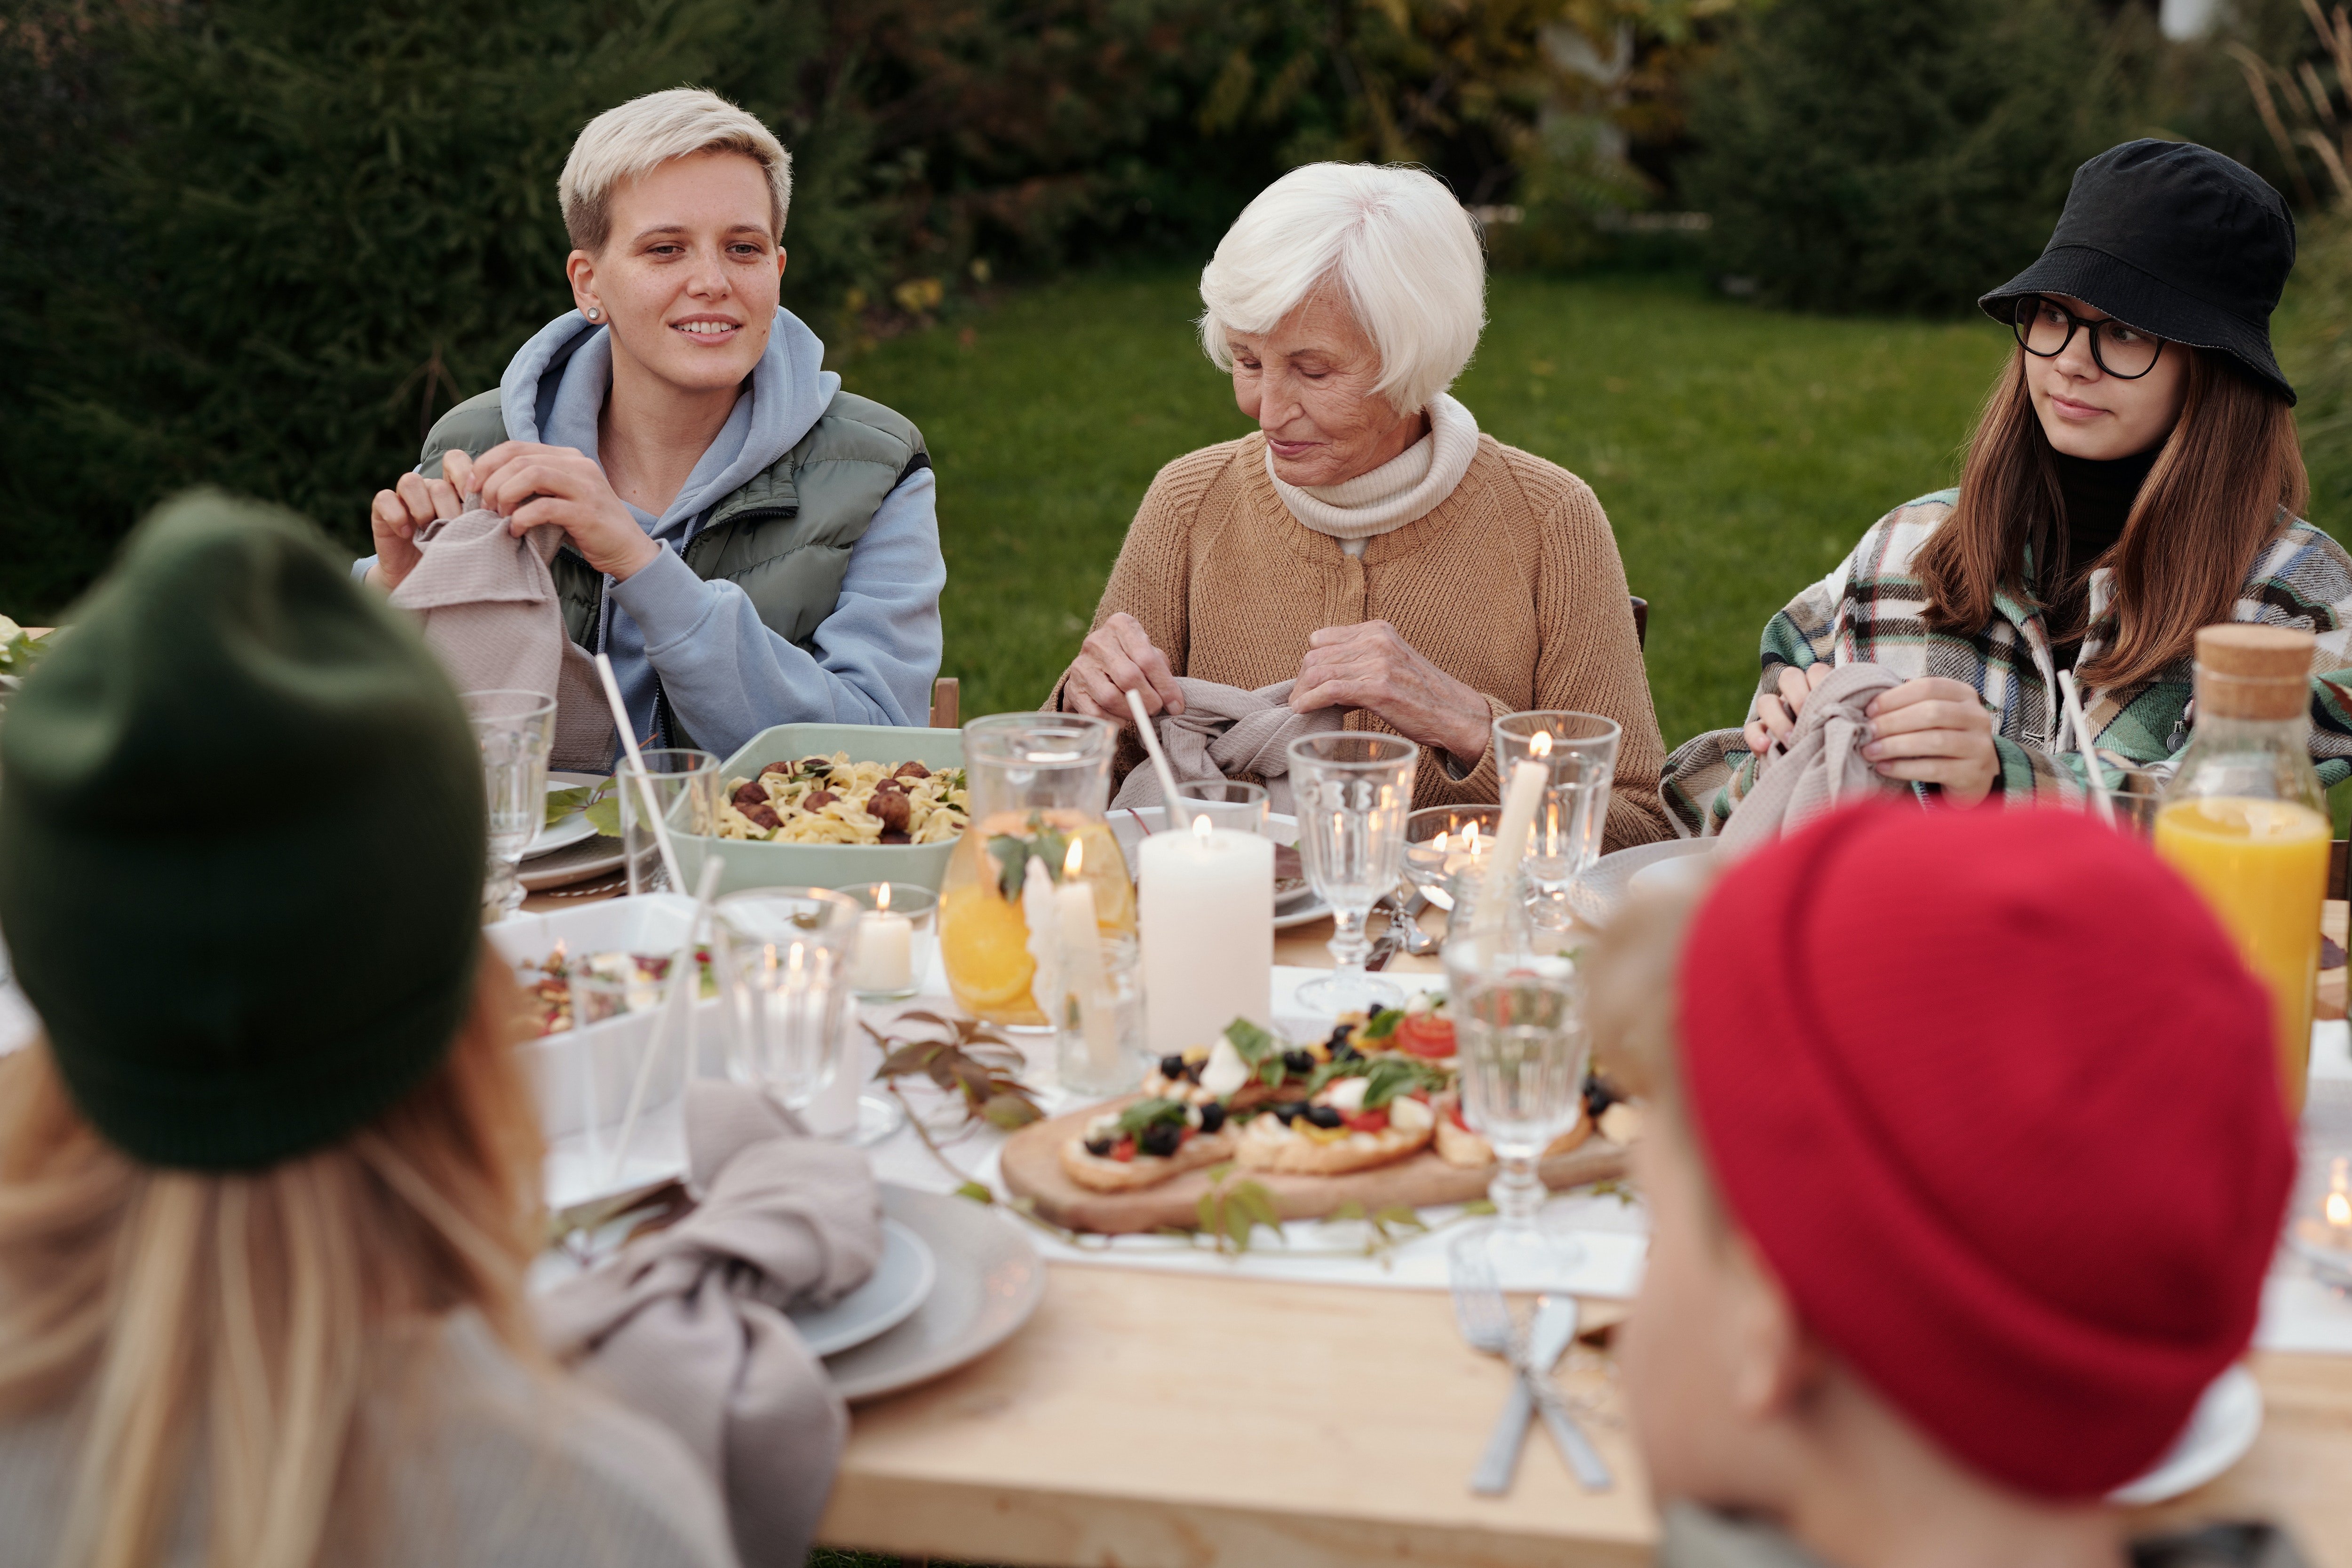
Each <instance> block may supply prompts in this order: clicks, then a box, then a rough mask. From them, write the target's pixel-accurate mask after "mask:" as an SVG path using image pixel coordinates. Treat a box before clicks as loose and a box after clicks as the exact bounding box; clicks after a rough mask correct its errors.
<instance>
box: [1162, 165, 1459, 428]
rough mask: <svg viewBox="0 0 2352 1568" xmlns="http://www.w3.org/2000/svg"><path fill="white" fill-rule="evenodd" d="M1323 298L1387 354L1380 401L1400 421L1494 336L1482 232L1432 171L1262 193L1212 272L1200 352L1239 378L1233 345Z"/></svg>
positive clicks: (1329, 173)
mask: <svg viewBox="0 0 2352 1568" xmlns="http://www.w3.org/2000/svg"><path fill="white" fill-rule="evenodd" d="M1322 288H1332V289H1337V291H1338V292H1339V295H1340V296H1341V297H1342V298H1343V299H1345V300H1346V301H1347V303H1348V307H1349V310H1351V311H1353V312H1354V314H1355V318H1356V321H1357V323H1358V324H1359V325H1360V326H1361V327H1362V328H1363V330H1364V334H1365V336H1367V337H1369V338H1370V339H1371V340H1372V345H1373V347H1375V348H1377V349H1378V350H1379V351H1380V355H1381V379H1380V384H1378V385H1377V386H1376V387H1375V388H1374V389H1373V390H1375V391H1376V392H1378V393H1379V394H1380V395H1381V396H1383V397H1385V398H1387V399H1388V400H1389V402H1390V404H1391V405H1392V406H1394V407H1395V409H1396V411H1397V412H1398V413H1400V414H1418V413H1420V412H1421V410H1422V409H1423V408H1425V407H1427V406H1428V405H1429V400H1430V399H1431V398H1433V397H1434V396H1436V395H1438V394H1439V393H1441V392H1444V390H1445V389H1446V388H1447V387H1448V386H1451V385H1452V384H1454V377H1455V376H1457V375H1459V374H1462V367H1463V366H1464V365H1465V364H1468V363H1470V354H1471V352H1472V351H1473V350H1475V348H1477V346H1478V333H1479V331H1481V330H1482V329H1483V328H1484V327H1485V326H1486V254H1485V252H1484V250H1483V249H1482V248H1481V247H1480V245H1479V243H1478V230H1477V226H1476V225H1475V223H1474V222H1473V221H1472V219H1471V216H1470V215H1469V214H1468V213H1467V212H1465V210H1463V206H1462V204H1461V203H1460V202H1458V201H1455V200H1454V193H1453V192H1451V191H1449V190H1447V189H1446V188H1445V187H1444V185H1443V184H1440V183H1439V182H1438V180H1437V179H1436V177H1435V176H1434V175H1432V174H1428V173H1427V172H1425V171H1423V170H1421V169H1414V168H1407V167H1403V166H1401V165H1390V166H1388V167H1381V166H1380V165H1377V164H1372V163H1308V164H1306V165H1304V166H1303V167H1300V168H1297V169H1293V170H1291V171H1290V173H1288V174H1285V175H1283V176H1282V178H1280V179H1278V180H1276V181H1275V183H1274V184H1270V185H1268V186H1267V187H1266V188H1265V190H1263V191H1260V192H1259V193H1258V194H1257V198H1256V199H1255V201H1253V202H1251V203H1250V205H1247V206H1246V207H1244V208H1243V209H1242V216H1239V217H1237V218H1235V219H1234V226H1233V227H1231V228H1229V229H1227V230H1226V231H1225V237H1224V238H1223V239H1221V240H1219V241H1218V242H1217V253H1216V255H1214V256H1213V257H1211V258H1209V265H1208V266H1206V267H1205V268H1202V269H1201V303H1202V305H1203V306H1204V307H1206V309H1204V310H1202V315H1201V346H1202V348H1203V349H1205V350H1207V351H1208V355H1209V357H1210V358H1211V359H1212V360H1213V361H1215V362H1216V365H1217V368H1218V369H1219V370H1223V371H1228V372H1230V371H1231V370H1232V369H1233V368H1234V361H1233V355H1232V353H1230V352H1228V350H1227V348H1226V346H1225V340H1226V339H1227V337H1228V336H1230V335H1231V334H1233V333H1234V332H1250V333H1258V332H1267V331H1273V330H1274V328H1275V326H1276V323H1278V322H1279V321H1281V320H1282V319H1283V318H1284V317H1285V316H1287V315H1289V314H1290V312H1291V311H1293V310H1297V308H1298V307H1299V305H1300V304H1301V303H1303V302H1304V301H1305V300H1307V298H1308V296H1310V295H1311V294H1313V293H1314V292H1315V291H1316V290H1317V289H1322Z"/></svg>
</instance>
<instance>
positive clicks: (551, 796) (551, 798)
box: [547, 784, 596, 827]
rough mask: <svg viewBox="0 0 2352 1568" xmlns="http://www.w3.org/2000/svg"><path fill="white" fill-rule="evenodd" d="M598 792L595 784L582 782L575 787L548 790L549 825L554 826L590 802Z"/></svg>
mask: <svg viewBox="0 0 2352 1568" xmlns="http://www.w3.org/2000/svg"><path fill="white" fill-rule="evenodd" d="M595 793H596V786H595V785H594V784H581V785H579V786H578V787H576V788H573V789H551V790H549V791H548V792H547V826H550V827H552V826H555V825H556V824H557V823H559V822H561V821H562V820H563V819H564V818H565V817H567V816H571V815H572V813H573V812H575V811H577V810H579V809H580V808H581V807H582V806H583V805H587V804H588V797H589V796H590V795H594V794H595Z"/></svg>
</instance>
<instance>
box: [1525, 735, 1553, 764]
mask: <svg viewBox="0 0 2352 1568" xmlns="http://www.w3.org/2000/svg"><path fill="white" fill-rule="evenodd" d="M1528 752H1529V753H1530V754H1532V755H1535V756H1538V757H1549V756H1550V755H1551V731H1549V730H1538V731H1536V733H1535V739H1533V740H1531V741H1529V742H1528Z"/></svg>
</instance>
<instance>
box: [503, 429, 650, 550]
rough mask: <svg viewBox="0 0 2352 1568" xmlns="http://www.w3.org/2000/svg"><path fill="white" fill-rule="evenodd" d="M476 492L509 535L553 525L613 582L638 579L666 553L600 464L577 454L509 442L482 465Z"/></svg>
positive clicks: (565, 450)
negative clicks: (502, 521)
mask: <svg viewBox="0 0 2352 1568" xmlns="http://www.w3.org/2000/svg"><path fill="white" fill-rule="evenodd" d="M474 488H475V489H478V490H479V491H480V492H481V495H482V504H483V505H484V506H486V507H488V508H489V509H490V510H492V511H494V512H497V513H498V514H499V516H501V517H503V518H505V519H506V520H507V531H508V532H509V533H511V534H513V535H514V536H515V537H517V538H520V537H521V536H522V535H524V534H526V533H528V532H530V531H531V530H532V529H534V528H537V527H538V526H539V525H540V524H541V523H543V522H551V523H553V524H555V526H556V527H558V528H560V529H562V530H563V531H564V533H565V535H566V536H567V537H569V538H570V539H571V541H572V548H573V549H574V550H577V551H579V552H580V553H581V554H582V556H583V557H584V558H586V560H587V562H588V564H589V565H591V566H593V567H594V568H595V569H596V570H597V571H599V572H602V573H604V574H605V575H606V576H609V577H613V578H616V579H618V578H625V577H629V576H632V575H634V574H635V573H637V572H639V571H641V570H642V569H644V568H645V567H646V565H648V564H650V563H651V562H652V561H653V559H654V557H655V556H656V555H659V554H660V553H661V546H660V545H658V544H656V543H655V542H653V541H652V540H650V539H648V538H646V531H645V530H644V529H642V528H640V527H638V526H637V520H636V519H635V517H634V516H632V515H631V514H630V511H629V509H628V507H627V505H626V504H625V502H623V501H622V500H621V498H620V497H619V496H617V495H614V493H613V483H612V481H611V480H610V479H606V478H605V477H604V469H603V468H600V467H598V466H597V463H596V459H594V458H591V457H589V456H588V455H587V454H586V453H584V452H582V451H580V450H578V449H577V448H575V447H547V446H541V444H539V443H538V442H535V441H501V442H499V444H498V445H497V446H495V447H491V448H490V449H489V450H488V451H487V452H485V453H483V454H482V456H481V458H480V459H479V460H478V462H477V463H476V464H475V465H474Z"/></svg>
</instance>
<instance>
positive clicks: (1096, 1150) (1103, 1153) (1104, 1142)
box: [1087, 1138, 1111, 1160]
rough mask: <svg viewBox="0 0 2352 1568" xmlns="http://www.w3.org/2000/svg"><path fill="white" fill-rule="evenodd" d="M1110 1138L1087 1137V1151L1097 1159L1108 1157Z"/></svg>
mask: <svg viewBox="0 0 2352 1568" xmlns="http://www.w3.org/2000/svg"><path fill="white" fill-rule="evenodd" d="M1110 1147H1111V1145H1110V1140H1109V1139H1108V1138H1089V1139H1087V1153H1089V1154H1092V1155H1093V1156H1094V1157H1095V1158H1096V1159H1097V1160H1100V1159H1104V1158H1106V1157H1108V1155H1109V1153H1110Z"/></svg>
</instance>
